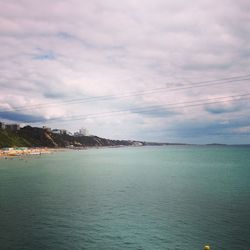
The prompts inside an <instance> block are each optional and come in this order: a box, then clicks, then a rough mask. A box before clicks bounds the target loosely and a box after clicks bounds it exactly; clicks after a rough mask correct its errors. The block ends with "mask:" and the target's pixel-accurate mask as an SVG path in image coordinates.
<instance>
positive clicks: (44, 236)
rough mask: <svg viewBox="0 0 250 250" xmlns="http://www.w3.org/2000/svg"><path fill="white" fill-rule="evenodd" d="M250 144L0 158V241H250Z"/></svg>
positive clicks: (12, 244) (176, 245)
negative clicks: (22, 158)
mask: <svg viewBox="0 0 250 250" xmlns="http://www.w3.org/2000/svg"><path fill="white" fill-rule="evenodd" d="M249 212H250V148H249V147H222V146H221V147H216V146H210V147H208V146H206V147H205V146H203V147H194V146H192V147H191V146H178V147H174V146H171V147H141V148H117V149H91V150H86V151H69V152H64V153H56V154H52V155H45V156H42V157H37V158H29V159H28V160H20V159H13V160H4V159H2V160H0V249H1V250H5V249H10V250H12V249H24V250H30V249H46V250H47V249H53V250H57V249H105V250H111V249H117V250H119V249H122V250H123V249H124V250H125V249H126V250H127V249H148V250H157V249H169V250H174V249H180V250H184V249H189V250H201V249H202V248H203V245H204V244H206V243H208V244H210V245H211V246H212V249H213V250H217V249H218V250H249V249H250V248H249V247H250V213H249Z"/></svg>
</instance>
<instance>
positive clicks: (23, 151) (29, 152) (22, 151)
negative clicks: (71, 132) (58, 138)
mask: <svg viewBox="0 0 250 250" xmlns="http://www.w3.org/2000/svg"><path fill="white" fill-rule="evenodd" d="M59 151H65V148H47V147H41V148H40V147H39V148H6V149H0V159H1V158H10V157H20V156H35V155H38V156H39V155H43V154H51V153H53V152H59Z"/></svg>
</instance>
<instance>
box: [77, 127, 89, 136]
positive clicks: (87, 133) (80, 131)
mask: <svg viewBox="0 0 250 250" xmlns="http://www.w3.org/2000/svg"><path fill="white" fill-rule="evenodd" d="M79 135H84V136H88V135H89V132H88V130H87V129H86V128H81V129H79Z"/></svg>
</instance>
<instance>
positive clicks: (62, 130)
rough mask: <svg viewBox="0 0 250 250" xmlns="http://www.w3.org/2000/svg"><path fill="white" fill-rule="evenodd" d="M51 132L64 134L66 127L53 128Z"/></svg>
mask: <svg viewBox="0 0 250 250" xmlns="http://www.w3.org/2000/svg"><path fill="white" fill-rule="evenodd" d="M52 133H54V134H58V135H66V134H67V130H66V129H57V128H56V129H53V130H52Z"/></svg>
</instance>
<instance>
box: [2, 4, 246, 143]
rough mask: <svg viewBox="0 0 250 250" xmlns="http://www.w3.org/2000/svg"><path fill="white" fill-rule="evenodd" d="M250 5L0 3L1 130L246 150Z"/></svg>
mask: <svg viewBox="0 0 250 250" xmlns="http://www.w3.org/2000/svg"><path fill="white" fill-rule="evenodd" d="M249 23H250V1H248V0H237V1H235V0H220V1H215V0H199V1H195V0H191V1H184V0H176V1H170V0H154V1H152V0H151V1H149V0H126V1H121V0H84V1H83V0H54V1H51V0H43V1H38V0H8V1H4V0H0V44H1V53H0V120H2V121H5V122H9V123H15V122H17V123H20V124H22V125H27V124H30V125H32V126H38V127H41V126H43V125H46V126H48V127H52V128H65V129H67V130H69V131H71V132H74V131H77V130H78V129H79V128H82V127H84V128H87V129H88V130H89V132H90V134H94V135H98V136H101V137H106V138H111V139H134V140H145V141H158V142H185V143H229V144H246V143H250V111H249V110H250V109H249V108H250V25H249Z"/></svg>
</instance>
